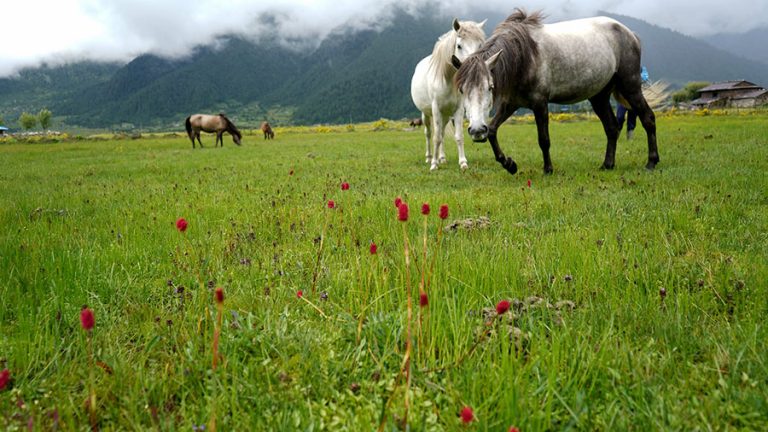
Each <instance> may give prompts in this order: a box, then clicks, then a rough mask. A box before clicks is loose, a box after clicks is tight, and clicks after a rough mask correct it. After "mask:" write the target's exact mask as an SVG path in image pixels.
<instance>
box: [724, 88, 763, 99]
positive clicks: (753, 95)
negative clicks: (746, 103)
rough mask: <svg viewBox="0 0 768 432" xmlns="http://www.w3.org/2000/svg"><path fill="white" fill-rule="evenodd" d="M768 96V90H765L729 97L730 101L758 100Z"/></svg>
mask: <svg viewBox="0 0 768 432" xmlns="http://www.w3.org/2000/svg"><path fill="white" fill-rule="evenodd" d="M765 94H768V90H766V89H758V90H752V91H751V92H749V93H744V94H740V95H734V96H731V99H752V98H759V97H760V96H762V95H765Z"/></svg>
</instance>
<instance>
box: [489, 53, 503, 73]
mask: <svg viewBox="0 0 768 432" xmlns="http://www.w3.org/2000/svg"><path fill="white" fill-rule="evenodd" d="M502 51H503V50H499V52H497V53H496V54H494V55H492V56H490V57H488V60H486V61H485V64H486V65H487V66H488V69H493V67H494V66H495V65H496V60H498V59H499V54H501V52H502Z"/></svg>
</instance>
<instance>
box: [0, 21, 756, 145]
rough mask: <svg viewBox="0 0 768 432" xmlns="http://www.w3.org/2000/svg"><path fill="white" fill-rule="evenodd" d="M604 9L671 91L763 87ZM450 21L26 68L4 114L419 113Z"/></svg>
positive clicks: (9, 117)
mask: <svg viewBox="0 0 768 432" xmlns="http://www.w3.org/2000/svg"><path fill="white" fill-rule="evenodd" d="M478 15H480V16H476V17H470V18H472V19H476V20H478V21H479V20H482V19H485V18H488V23H489V24H487V27H486V33H487V34H488V35H490V33H491V30H492V28H493V25H495V24H496V23H498V22H500V21H502V20H503V18H504V16H503V15H500V14H498V13H497V14H485V15H484V16H483V14H478ZM606 15H609V14H606ZM612 16H613V17H614V18H616V19H618V20H619V21H621V22H623V23H625V24H626V25H627V26H629V27H630V28H631V29H632V30H633V31H635V32H636V33H637V34H638V35H639V36H640V38H641V40H642V43H643V64H644V65H645V66H646V67H647V69H648V70H649V72H650V74H651V79H653V80H657V79H663V80H666V81H667V82H669V83H671V84H672V85H673V86H676V87H680V86H682V85H683V84H685V83H686V82H688V81H712V82H714V81H723V80H730V79H746V80H749V81H753V82H756V83H758V84H762V85H766V84H768V64H767V63H762V62H760V61H757V60H754V59H753V60H750V59H747V58H744V57H742V55H744V52H742V51H739V50H736V49H734V48H733V47H732V46H729V45H727V44H720V45H719V46H720V48H716V47H715V46H713V45H712V44H710V43H707V42H706V41H704V40H700V39H695V38H692V37H689V36H686V35H683V34H680V33H677V32H675V31H672V30H669V29H665V28H661V27H658V26H655V25H652V24H649V23H647V22H644V21H641V20H637V19H634V18H631V17H625V16H617V15H612ZM451 21H452V17H437V16H430V15H426V14H420V15H418V16H413V15H409V14H406V13H404V12H401V13H397V14H395V18H394V19H393V20H392V22H391V24H390V25H389V26H386V27H384V28H383V29H381V30H363V31H351V30H345V29H343V28H340V29H337V30H336V31H335V32H333V33H332V34H331V35H330V36H329V37H327V38H326V39H324V40H323V42H322V43H320V44H319V46H317V47H316V48H315V49H312V50H308V51H299V50H296V49H294V48H288V47H285V46H284V45H282V44H281V43H279V42H278V41H277V40H275V39H269V38H266V39H260V40H257V41H254V40H248V39H245V38H242V37H238V36H225V37H222V38H220V39H219V40H218V41H217V43H216V44H215V45H211V46H200V47H197V48H195V49H194V50H193V52H191V53H190V54H189V55H188V56H187V57H185V58H183V59H167V58H162V57H158V56H155V55H152V54H145V55H141V56H138V57H136V58H135V59H133V60H132V61H130V62H129V63H127V64H116V63H96V62H78V63H72V64H68V65H64V66H58V67H49V66H43V67H39V68H33V69H26V70H23V71H21V72H20V74H19V75H18V76H16V77H13V78H3V79H0V115H1V116H2V117H4V118H5V119H6V121H7V123H10V124H11V126H13V121H14V120H15V119H16V118H17V117H18V115H19V114H20V113H21V112H22V111H26V112H31V113H36V112H37V111H39V110H40V109H42V108H48V109H50V110H51V111H52V112H53V114H54V120H55V124H59V125H61V127H60V128H65V127H67V126H71V127H74V126H78V127H89V128H109V129H135V128H138V129H166V130H167V129H179V128H181V127H182V122H183V120H184V118H185V117H186V116H187V115H189V114H191V113H194V112H226V113H227V115H228V116H229V117H230V118H231V119H232V120H233V121H235V123H237V124H238V126H240V127H241V128H242V127H256V126H257V125H258V124H259V123H260V122H261V121H262V120H265V119H266V120H270V121H271V122H273V123H276V124H318V123H335V124H344V123H353V122H362V121H372V120H376V119H379V118H393V119H396V118H404V117H415V116H417V115H418V112H417V111H416V109H415V108H414V107H413V104H412V102H411V98H410V79H411V75H412V73H413V69H414V67H415V65H416V63H418V61H419V60H420V59H421V58H422V57H424V56H426V55H428V54H429V53H430V52H431V50H432V46H433V45H434V43H435V41H436V40H437V38H438V37H439V36H440V35H441V34H443V33H445V32H446V31H448V30H449V29H450V28H451V27H450V26H451ZM725 40H726V38H724V37H720V38H718V41H720V42H723V41H725ZM710 42H713V41H710ZM713 43H714V42H713ZM736 45H738V42H737V43H736ZM758 58H759V57H758Z"/></svg>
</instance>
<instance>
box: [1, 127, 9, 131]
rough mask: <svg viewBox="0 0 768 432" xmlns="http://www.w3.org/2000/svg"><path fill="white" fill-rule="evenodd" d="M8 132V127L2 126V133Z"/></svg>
mask: <svg viewBox="0 0 768 432" xmlns="http://www.w3.org/2000/svg"><path fill="white" fill-rule="evenodd" d="M7 130H8V128H7V127H5V126H0V131H7Z"/></svg>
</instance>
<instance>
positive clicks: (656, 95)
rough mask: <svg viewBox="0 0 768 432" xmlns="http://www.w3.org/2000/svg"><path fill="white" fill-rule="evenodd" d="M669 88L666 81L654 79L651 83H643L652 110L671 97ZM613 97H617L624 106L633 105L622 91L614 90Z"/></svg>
mask: <svg viewBox="0 0 768 432" xmlns="http://www.w3.org/2000/svg"><path fill="white" fill-rule="evenodd" d="M668 88H669V84H668V83H666V82H664V81H654V82H652V83H650V84H643V97H644V98H645V101H646V102H647V103H648V106H649V107H651V109H652V110H655V109H656V108H658V107H659V106H661V105H662V104H663V103H664V101H666V100H667V99H668V98H669V90H668ZM613 97H614V98H615V99H616V102H618V103H620V104H622V105H623V106H624V108H627V109H632V107H631V106H629V102H627V100H626V99H625V98H624V96H623V95H622V94H621V93H619V92H614V93H613Z"/></svg>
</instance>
